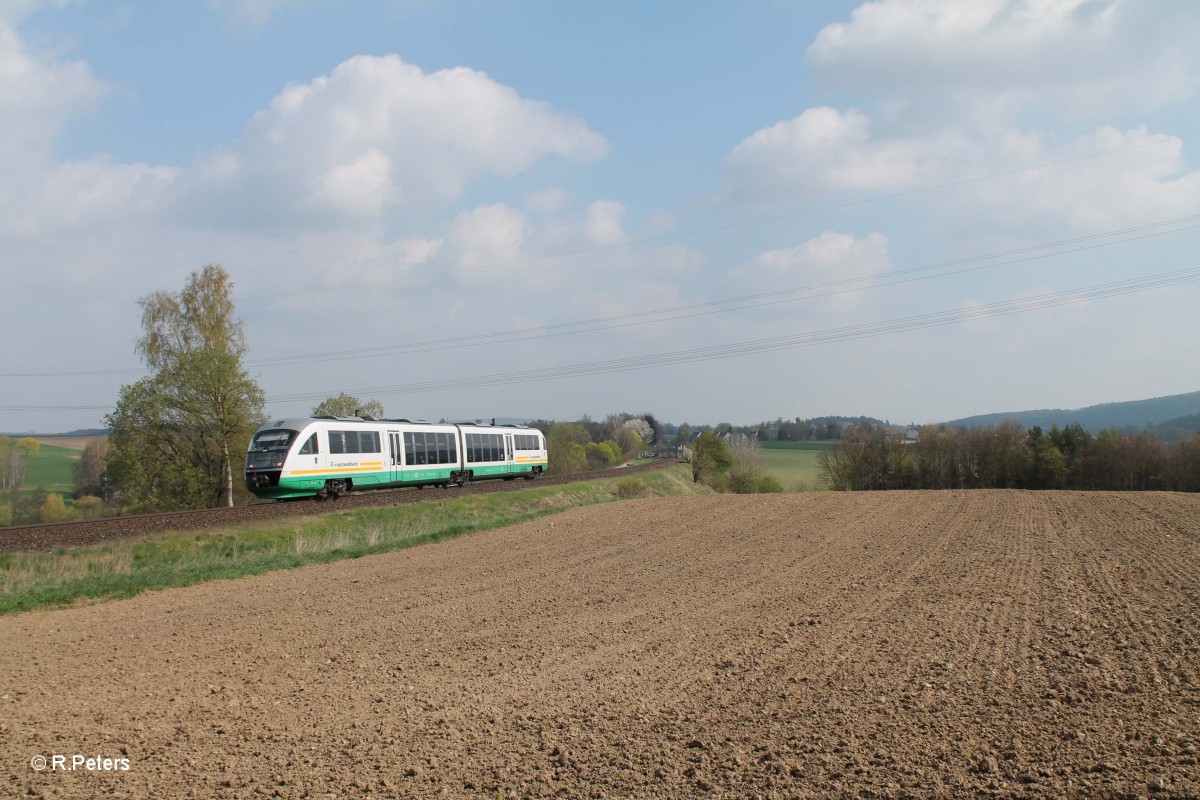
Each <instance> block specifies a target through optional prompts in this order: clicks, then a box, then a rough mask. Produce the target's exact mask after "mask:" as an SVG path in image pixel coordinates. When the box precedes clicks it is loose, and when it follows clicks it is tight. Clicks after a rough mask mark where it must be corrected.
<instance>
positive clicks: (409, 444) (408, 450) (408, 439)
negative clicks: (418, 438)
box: [404, 431, 417, 464]
mask: <svg viewBox="0 0 1200 800" xmlns="http://www.w3.org/2000/svg"><path fill="white" fill-rule="evenodd" d="M415 457H416V456H415V454H414V452H413V435H412V431H405V432H404V463H405V464H415V463H417V462H416V461H414V460H413V459H414V458H415Z"/></svg>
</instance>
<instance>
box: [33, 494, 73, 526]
mask: <svg viewBox="0 0 1200 800" xmlns="http://www.w3.org/2000/svg"><path fill="white" fill-rule="evenodd" d="M40 516H41V520H42V522H68V521H70V520H73V519H76V518H77V515H76V514H75V513H74V512H72V510H71V509H69V508H67V504H66V503H64V502H63V499H62V495H61V494H55V493H51V494H48V495H47V496H46V499H45V501H44V502H43V503H42V508H41V514H40Z"/></svg>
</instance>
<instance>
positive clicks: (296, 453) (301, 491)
mask: <svg viewBox="0 0 1200 800" xmlns="http://www.w3.org/2000/svg"><path fill="white" fill-rule="evenodd" d="M546 464H547V460H546V437H545V436H543V435H542V432H541V431H539V430H538V429H537V428H529V427H526V426H524V425H486V424H485V425H479V424H465V423H448V424H434V423H429V422H421V421H416V422H412V421H409V420H406V419H379V420H376V419H371V418H369V417H366V418H364V417H311V418H306V419H283V420H279V421H277V422H270V423H267V424H266V425H264V426H262V427H261V428H259V429H258V431H257V432H255V434H254V438H253V439H251V440H250V449H249V451H248V452H247V453H246V488H247V489H248V490H250V491H251V492H253V493H254V494H255V495H256V496H258V497H264V498H274V499H279V500H285V499H291V498H298V497H315V498H317V499H324V498H327V497H337V496H338V495H341V494H343V493H345V492H349V491H355V490H361V489H387V488H394V487H399V486H450V485H452V484H456V485H458V486H462V485H463V484H466V483H468V482H470V481H473V480H480V479H484V478H501V479H505V480H512V479H513V478H517V477H522V478H527V479H528V478H534V477H536V476H538V475H540V474H541V473H542V472H545V470H546Z"/></svg>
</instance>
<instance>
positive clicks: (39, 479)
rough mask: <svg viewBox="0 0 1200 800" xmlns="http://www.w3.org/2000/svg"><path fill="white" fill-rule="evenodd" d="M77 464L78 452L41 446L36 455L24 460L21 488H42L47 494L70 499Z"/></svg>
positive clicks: (51, 446) (45, 445)
mask: <svg viewBox="0 0 1200 800" xmlns="http://www.w3.org/2000/svg"><path fill="white" fill-rule="evenodd" d="M78 463H79V451H78V450H72V449H70V448H67V447H56V446H55V445H48V444H43V445H42V446H41V447H39V448H38V452H37V455H33V456H27V457H26V458H25V480H24V482H23V486H24V487H25V488H27V489H32V488H34V487H35V486H42V487H45V489H46V491H48V492H57V493H59V494H61V495H63V497H64V498H70V497H71V495H72V493H74V491H75V465H76V464H78Z"/></svg>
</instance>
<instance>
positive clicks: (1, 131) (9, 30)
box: [0, 12, 109, 162]
mask: <svg viewBox="0 0 1200 800" xmlns="http://www.w3.org/2000/svg"><path fill="white" fill-rule="evenodd" d="M8 16H9V17H10V18H11V17H19V16H20V14H19V13H12V12H10V13H9V14H8ZM108 92H109V87H108V86H107V85H106V84H105V83H104V82H103V81H101V80H99V79H98V78H96V77H95V76H94V75H93V74H92V71H91V69H90V68H89V67H88V65H87V64H86V63H84V62H82V61H57V60H55V58H54V57H53V55H52V54H47V53H39V52H35V51H34V50H32V49H31V48H30V47H29V46H28V45H26V43H25V42H23V41H22V40H21V38H20V37H19V36H18V35H17V31H16V29H15V28H14V27H12V25H11V24H10V23H9V22H7V21H6V20H5V15H0V120H3V122H0V160H2V161H5V162H7V161H20V160H24V159H26V158H29V157H30V156H31V155H33V156H35V157H45V156H46V155H47V154H48V150H49V146H50V143H51V142H52V141H53V139H54V137H56V136H57V135H58V133H59V131H60V130H61V129H62V127H63V125H64V124H65V123H66V122H67V120H68V119H70V118H71V117H72V116H74V115H76V114H79V113H81V112H85V111H89V110H91V109H93V108H95V107H96V105H97V104H99V102H100V101H101V100H103V98H104V97H105V96H106V95H107V94H108Z"/></svg>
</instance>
